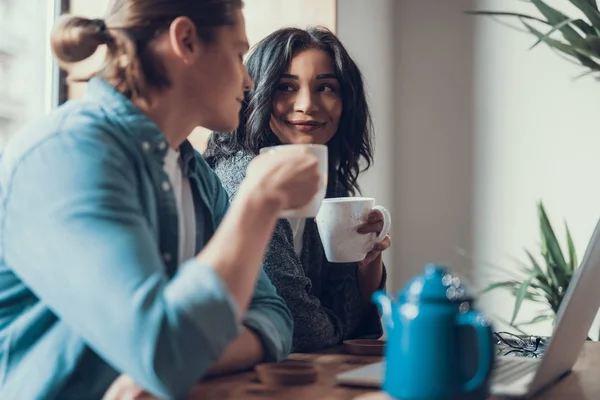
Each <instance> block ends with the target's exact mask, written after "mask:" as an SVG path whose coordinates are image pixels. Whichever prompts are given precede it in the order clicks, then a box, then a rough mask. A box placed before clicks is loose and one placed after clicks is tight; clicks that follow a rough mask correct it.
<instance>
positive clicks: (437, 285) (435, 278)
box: [402, 263, 473, 302]
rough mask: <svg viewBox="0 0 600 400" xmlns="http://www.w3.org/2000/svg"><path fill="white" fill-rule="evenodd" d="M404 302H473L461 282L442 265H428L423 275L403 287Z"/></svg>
mask: <svg viewBox="0 0 600 400" xmlns="http://www.w3.org/2000/svg"><path fill="white" fill-rule="evenodd" d="M402 297H403V298H405V299H406V300H431V301H445V302H463V301H470V300H473V296H472V295H471V294H470V292H469V290H468V289H467V287H466V286H465V285H464V283H463V280H462V279H461V278H459V277H458V276H456V275H455V274H452V273H451V272H450V270H449V269H448V268H447V267H445V266H442V265H437V264H433V263H429V264H426V265H425V268H424V273H423V274H422V275H418V276H416V277H414V278H412V279H411V280H410V281H409V282H408V283H407V284H406V286H405V288H404V290H403V292H402Z"/></svg>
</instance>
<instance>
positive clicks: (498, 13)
mask: <svg viewBox="0 0 600 400" xmlns="http://www.w3.org/2000/svg"><path fill="white" fill-rule="evenodd" d="M465 14H469V15H487V16H490V17H519V18H525V19H529V20H533V21H537V22H541V23H543V24H546V25H552V24H551V23H549V22H548V21H546V20H543V19H541V18H538V17H534V16H531V15H527V14H521V13H516V12H505V11H465Z"/></svg>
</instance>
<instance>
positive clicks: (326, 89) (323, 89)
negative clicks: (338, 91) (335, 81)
mask: <svg viewBox="0 0 600 400" xmlns="http://www.w3.org/2000/svg"><path fill="white" fill-rule="evenodd" d="M319 92H335V87H333V86H332V85H321V86H320V87H319Z"/></svg>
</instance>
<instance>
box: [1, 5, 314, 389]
mask: <svg viewBox="0 0 600 400" xmlns="http://www.w3.org/2000/svg"><path fill="white" fill-rule="evenodd" d="M241 6H242V4H241V1H240V0H178V1H173V0H116V1H113V2H112V7H111V9H110V11H109V13H108V16H107V18H106V20H89V19H86V18H78V17H73V16H65V17H63V18H62V19H61V20H60V21H59V22H58V23H57V25H56V27H55V29H54V31H53V35H52V46H53V49H54V51H55V53H56V55H57V56H58V58H59V59H60V61H61V62H62V64H63V65H65V66H67V67H68V66H69V64H70V63H73V62H77V61H80V60H84V59H86V58H87V57H89V56H90V55H92V54H93V53H94V52H95V51H96V48H97V47H98V46H99V45H106V48H107V53H106V62H105V65H104V67H103V68H102V69H101V70H100V71H99V72H98V73H97V74H95V77H93V78H92V79H91V80H90V81H89V84H88V90H87V94H86V97H85V98H84V99H83V100H80V101H71V102H68V103H67V104H65V105H63V106H61V107H60V108H59V109H57V110H55V111H53V112H52V113H51V114H50V115H49V116H48V117H46V118H43V119H42V120H41V121H38V122H35V123H33V124H31V125H29V126H28V127H26V128H24V129H23V130H22V131H21V132H20V133H19V134H17V135H16V136H15V137H14V139H12V140H11V142H10V143H9V145H8V147H7V148H6V149H5V151H4V152H3V154H2V159H1V160H0V201H1V204H2V213H1V214H0V238H1V240H0V349H1V350H0V366H1V368H0V398H1V399H42V398H43V399H53V398H59V399H93V398H100V397H102V395H103V394H104V393H105V392H106V390H107V388H108V387H109V385H110V384H111V382H113V381H115V379H116V378H117V377H118V376H119V375H120V374H123V375H122V376H123V377H129V378H130V379H132V380H133V381H134V382H136V383H137V384H138V385H139V386H140V387H141V388H142V389H145V390H147V391H148V392H150V393H151V394H153V395H155V396H157V397H159V398H181V397H182V396H183V395H185V393H187V392H188V391H189V389H190V388H191V387H192V385H193V384H194V383H195V382H196V381H197V380H198V379H200V378H201V377H203V376H204V375H206V374H207V373H219V372H224V371H231V370H236V369H239V368H247V367H249V366H251V365H253V364H255V363H257V362H260V361H262V360H280V359H282V358H285V357H286V356H287V354H288V352H289V350H290V348H291V331H292V319H291V316H290V314H289V311H288V310H287V308H286V306H285V303H284V302H283V300H282V299H281V298H280V297H278V296H277V295H276V292H275V289H274V287H273V286H272V285H271V283H270V282H269V280H268V278H267V277H266V276H265V275H264V274H261V273H260V270H261V260H262V258H263V256H264V251H265V248H266V246H267V244H268V241H269V238H270V236H271V233H272V231H273V228H274V226H275V223H276V221H277V215H278V212H279V211H281V210H282V209H287V208H295V207H299V206H302V205H304V204H306V203H307V202H308V200H309V199H310V198H311V197H312V196H313V194H314V193H316V191H317V188H318V179H319V177H318V172H317V160H316V159H315V158H314V157H312V156H310V155H308V154H306V153H301V152H296V153H294V154H293V155H291V156H290V157H291V158H292V159H293V160H294V163H293V164H291V163H289V162H288V160H287V159H283V158H282V157H280V156H277V155H269V156H267V157H262V156H261V157H259V158H257V159H256V160H255V162H253V163H252V165H251V166H250V168H249V171H248V176H247V179H245V180H244V182H243V183H242V185H241V187H240V191H239V193H238V197H237V198H236V201H235V203H233V204H232V205H231V208H230V209H229V212H228V213H227V215H226V216H225V211H226V210H227V207H228V200H227V194H226V193H225V192H224V190H223V188H222V187H221V186H220V183H219V181H218V179H217V178H216V176H215V175H214V172H212V170H211V169H210V167H208V165H207V164H206V162H205V161H204V160H203V159H202V158H201V157H200V156H198V155H197V154H196V153H194V151H193V150H192V148H191V146H190V144H189V143H188V142H187V140H186V137H187V135H188V134H189V132H191V131H192V129H193V128H194V127H195V126H198V125H203V126H206V127H209V128H211V129H220V130H231V129H233V128H235V127H236V126H237V125H238V123H239V117H238V116H239V111H240V107H241V100H242V99H243V93H244V91H245V90H248V89H249V88H251V87H252V81H251V80H250V78H249V77H248V74H247V71H246V69H245V67H244V65H243V63H242V56H243V54H244V53H245V52H246V51H247V48H248V44H247V39H246V34H245V28H244V20H243V16H242V13H241ZM217 226H218V228H217ZM257 279H258V281H257ZM117 381H118V380H117Z"/></svg>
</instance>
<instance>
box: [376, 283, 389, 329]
mask: <svg viewBox="0 0 600 400" xmlns="http://www.w3.org/2000/svg"><path fill="white" fill-rule="evenodd" d="M371 301H372V302H373V303H375V304H376V305H377V307H378V308H379V312H380V313H381V316H382V317H383V323H384V324H385V327H386V328H387V329H392V328H393V327H394V318H393V316H392V299H391V298H390V297H389V296H388V295H387V294H385V293H384V292H383V291H381V290H378V291H376V292H375V293H373V295H372V296H371Z"/></svg>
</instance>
